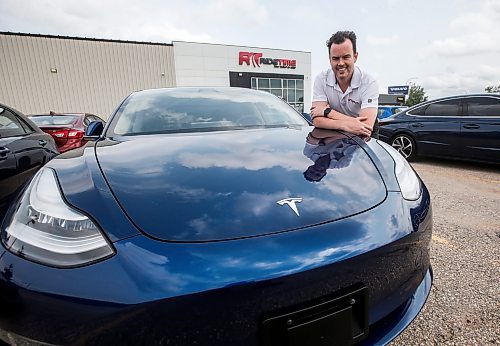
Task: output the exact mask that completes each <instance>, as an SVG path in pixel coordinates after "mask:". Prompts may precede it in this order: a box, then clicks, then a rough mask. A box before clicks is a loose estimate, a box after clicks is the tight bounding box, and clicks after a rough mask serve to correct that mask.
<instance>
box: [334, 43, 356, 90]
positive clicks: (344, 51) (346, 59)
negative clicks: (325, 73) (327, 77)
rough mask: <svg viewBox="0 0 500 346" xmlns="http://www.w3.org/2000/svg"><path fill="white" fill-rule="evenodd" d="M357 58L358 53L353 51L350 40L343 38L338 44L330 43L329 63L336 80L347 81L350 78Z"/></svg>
mask: <svg viewBox="0 0 500 346" xmlns="http://www.w3.org/2000/svg"><path fill="white" fill-rule="evenodd" d="M357 59H358V53H357V52H356V53H354V49H353V47H352V42H351V40H345V41H344V42H342V43H340V44H335V43H334V44H332V46H331V47H330V65H331V66H332V70H333V72H334V73H335V77H336V78H337V81H341V82H349V81H350V80H351V78H352V74H353V72H354V63H355V62H356V60H357Z"/></svg>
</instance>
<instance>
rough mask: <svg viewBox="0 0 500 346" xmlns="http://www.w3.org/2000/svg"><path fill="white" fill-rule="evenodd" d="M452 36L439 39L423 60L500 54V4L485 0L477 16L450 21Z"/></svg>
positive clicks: (425, 52)
mask: <svg viewBox="0 0 500 346" xmlns="http://www.w3.org/2000/svg"><path fill="white" fill-rule="evenodd" d="M449 29H450V30H451V32H452V34H454V35H451V36H449V37H446V38H440V39H436V40H434V41H432V42H431V44H430V45H429V46H427V47H424V48H423V49H422V51H421V53H420V55H419V56H420V57H421V58H423V57H426V56H442V57H457V56H474V55H480V54H491V53H499V52H500V46H498V45H497V44H496V43H497V41H498V40H497V33H498V31H499V30H500V3H499V2H498V1H494V0H485V1H482V2H481V3H480V5H479V6H478V7H477V11H475V12H467V13H464V14H460V15H459V16H457V17H456V18H454V19H453V20H451V21H450V24H449Z"/></svg>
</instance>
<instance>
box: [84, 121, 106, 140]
mask: <svg viewBox="0 0 500 346" xmlns="http://www.w3.org/2000/svg"><path fill="white" fill-rule="evenodd" d="M103 131H104V124H103V123H102V121H93V122H91V123H90V124H89V126H88V127H87V131H85V136H83V139H84V140H86V141H95V140H97V139H99V137H101V135H102V132H103Z"/></svg>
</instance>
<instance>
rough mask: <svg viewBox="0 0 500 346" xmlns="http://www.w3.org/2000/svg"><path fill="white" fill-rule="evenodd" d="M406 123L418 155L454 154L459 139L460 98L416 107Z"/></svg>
mask: <svg viewBox="0 0 500 346" xmlns="http://www.w3.org/2000/svg"><path fill="white" fill-rule="evenodd" d="M409 114H410V115H412V120H411V121H410V122H409V124H408V128H409V130H410V131H411V132H412V134H413V136H414V138H415V141H416V142H417V149H418V153H419V154H420V155H436V156H454V155H455V154H456V152H457V149H458V146H459V140H460V122H461V118H462V105H461V102H460V99H458V98H454V99H446V100H440V101H436V102H433V103H430V104H427V105H425V106H422V107H418V108H416V109H414V110H412V111H411V112H409Z"/></svg>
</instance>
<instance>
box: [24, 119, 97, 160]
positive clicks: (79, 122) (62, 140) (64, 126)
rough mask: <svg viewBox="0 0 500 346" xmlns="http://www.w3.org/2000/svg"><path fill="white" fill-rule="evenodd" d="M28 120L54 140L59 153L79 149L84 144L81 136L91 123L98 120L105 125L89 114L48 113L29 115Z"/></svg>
mask: <svg viewBox="0 0 500 346" xmlns="http://www.w3.org/2000/svg"><path fill="white" fill-rule="evenodd" d="M29 118H30V120H31V121H33V122H34V123H35V124H37V125H38V127H39V128H40V129H42V130H43V131H44V132H46V133H48V134H50V135H51V136H52V137H53V138H54V140H55V141H56V144H57V148H58V149H59V151H60V152H61V153H64V152H65V151H68V150H71V149H75V148H79V147H81V146H83V145H84V144H85V143H86V141H85V140H84V139H83V135H84V134H85V131H86V130H87V126H88V125H89V124H90V123H91V122H92V121H96V120H99V121H102V123H103V124H104V123H105V121H104V120H102V119H101V118H99V117H98V116H97V115H93V114H89V113H54V112H50V114H40V115H30V117H29Z"/></svg>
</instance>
